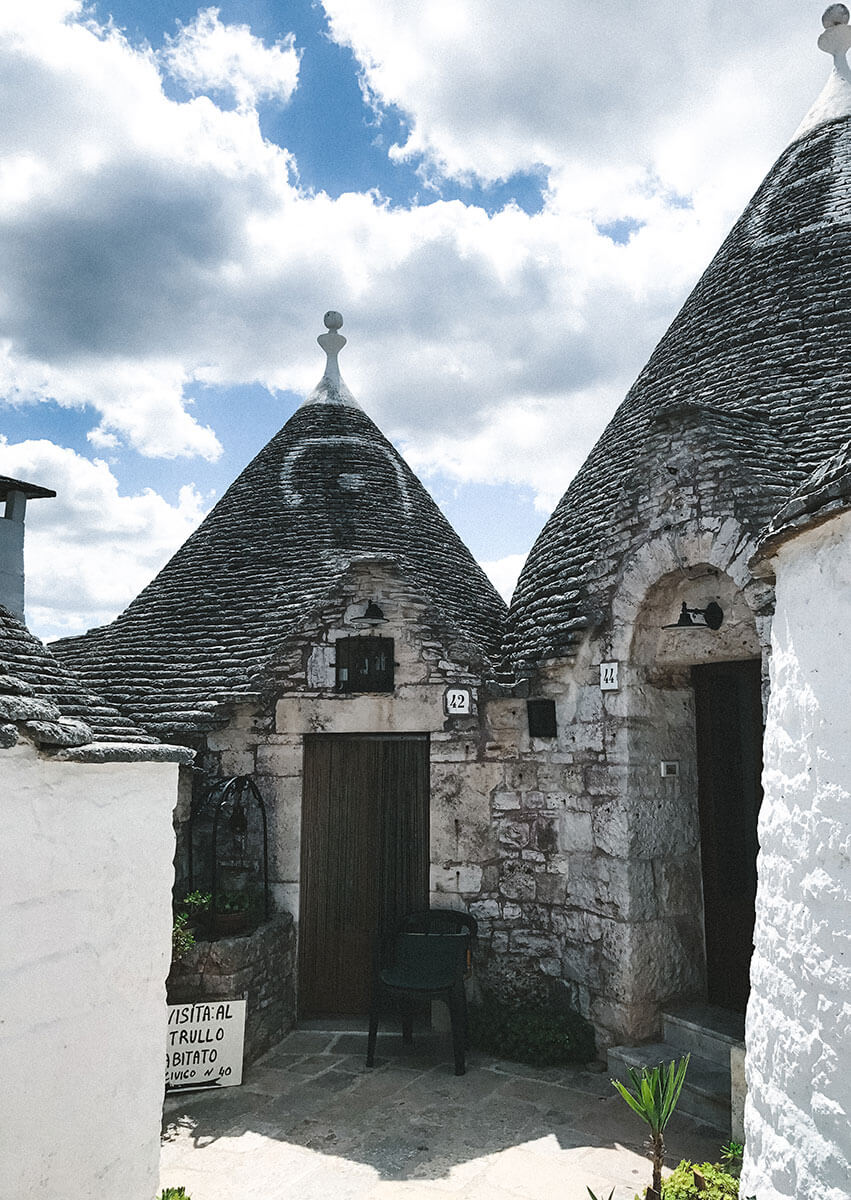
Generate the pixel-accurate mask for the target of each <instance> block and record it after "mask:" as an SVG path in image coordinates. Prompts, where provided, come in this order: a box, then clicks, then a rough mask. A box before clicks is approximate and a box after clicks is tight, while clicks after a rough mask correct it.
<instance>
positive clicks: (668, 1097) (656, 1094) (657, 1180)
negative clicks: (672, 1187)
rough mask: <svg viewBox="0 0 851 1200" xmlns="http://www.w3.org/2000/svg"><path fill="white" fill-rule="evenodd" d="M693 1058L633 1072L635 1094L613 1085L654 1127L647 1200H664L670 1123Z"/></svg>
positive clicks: (618, 1082)
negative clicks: (666, 1129) (651, 1178)
mask: <svg viewBox="0 0 851 1200" xmlns="http://www.w3.org/2000/svg"><path fill="white" fill-rule="evenodd" d="M690 1057H691V1056H690V1055H688V1054H687V1055H686V1056H685V1058H681V1059H680V1061H679V1062H678V1063H676V1062H669V1063H659V1065H658V1066H657V1067H642V1069H641V1070H640V1071H638V1070H637V1069H636V1068H635V1067H630V1068H629V1078H630V1080H631V1082H632V1088H633V1090H632V1091H630V1090H629V1088H627V1087H626V1085H625V1084H623V1083H621V1082H620V1080H618V1079H613V1080H612V1083H613V1085H614V1086H615V1087H616V1088H617V1090H618V1092H619V1093H620V1094H621V1096H623V1098H624V1100H625V1101H626V1102H627V1104H628V1105H629V1107H630V1108H631V1109H632V1111H633V1112H634V1113H636V1114H637V1115H638V1116H639V1117H641V1119H642V1121H645V1122H646V1123H647V1124H648V1125H649V1126H650V1155H651V1158H652V1159H653V1183H652V1185H651V1187H649V1188H648V1189H647V1193H646V1200H651V1197H652V1200H661V1196H662V1164H663V1162H664V1161H665V1139H664V1136H663V1134H664V1130H665V1126H666V1125H667V1124H668V1121H670V1119H671V1116H672V1114H673V1111H674V1109H675V1108H676V1107H677V1101H678V1100H679V1098H680V1092H681V1091H682V1090H683V1081H684V1080H685V1077H686V1071H687V1070H688V1064H689V1058H690Z"/></svg>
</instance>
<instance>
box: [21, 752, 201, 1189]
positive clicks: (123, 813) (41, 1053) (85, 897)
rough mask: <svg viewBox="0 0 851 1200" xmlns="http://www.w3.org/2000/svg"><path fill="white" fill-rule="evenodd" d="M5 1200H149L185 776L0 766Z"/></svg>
mask: <svg viewBox="0 0 851 1200" xmlns="http://www.w3.org/2000/svg"><path fill="white" fill-rule="evenodd" d="M2 772H3V781H2V795H1V796H0V813H2V822H3V870H2V872H0V943H2V952H0V1013H2V1023H0V1075H2V1080H3V1090H4V1093H5V1094H6V1095H7V1096H10V1097H14V1103H9V1104H6V1105H4V1112H3V1120H2V1122H0V1162H2V1164H3V1168H2V1183H0V1191H2V1194H3V1195H4V1196H9V1197H12V1196H15V1197H18V1196H21V1197H23V1196H27V1197H43V1198H44V1200H55V1197H57V1196H62V1197H63V1200H91V1198H92V1197H95V1196H106V1195H115V1196H122V1197H126V1198H127V1200H151V1197H152V1196H153V1195H154V1192H155V1190H156V1185H157V1178H158V1160H159V1115H160V1109H161V1104H162V1093H163V1061H164V1060H163V1047H164V1044H165V1033H166V1010H165V978H166V974H167V972H168V964H169V958H170V948H171V885H172V880H173V867H172V858H173V855H174V833H173V830H172V824H171V814H172V809H173V807H174V803H175V797H176V793H177V773H178V766H177V764H176V763H173V762H172V763H166V762H163V763H154V762H98V763H74V762H61V761H56V760H52V759H49V758H44V757H42V756H40V755H39V754H38V753H37V752H36V750H35V749H34V748H33V747H32V746H31V745H29V744H27V743H24V742H23V741H19V743H18V745H17V746H15V747H13V748H12V749H9V750H6V751H4V753H3V763H2Z"/></svg>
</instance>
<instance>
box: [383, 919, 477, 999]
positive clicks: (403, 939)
mask: <svg viewBox="0 0 851 1200" xmlns="http://www.w3.org/2000/svg"><path fill="white" fill-rule="evenodd" d="M469 943H470V935H469V933H467V931H466V930H463V931H461V932H459V933H456V932H451V931H450V932H444V933H441V934H436V935H434V936H432V935H430V934H428V933H397V934H396V936H395V938H394V939H393V974H394V976H395V977H396V978H397V980H399V981H400V983H401V986H406V987H411V988H417V989H420V990H422V991H428V990H435V991H437V990H440V989H441V988H448V987H451V986H452V984H453V983H455V982H456V980H458V979H459V978H461V977H462V976H463V974H464V971H465V969H466V965H467V948H468V946H469Z"/></svg>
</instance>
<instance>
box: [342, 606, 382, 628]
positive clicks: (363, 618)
mask: <svg viewBox="0 0 851 1200" xmlns="http://www.w3.org/2000/svg"><path fill="white" fill-rule="evenodd" d="M386 620H387V618H386V617H385V615H384V613H383V612H382V611H381V609H380V608H379V607H378V605H377V604H376V603H375V601H374V600H368V601H367V604H366V608H365V609H364V610H363V612H362V613H361V615H360V616H359V617H350V619H349V624H350V625H357V626H358V627H359V628H362V629H374V628H375V626H376V625H383V624H384V622H385V621H386Z"/></svg>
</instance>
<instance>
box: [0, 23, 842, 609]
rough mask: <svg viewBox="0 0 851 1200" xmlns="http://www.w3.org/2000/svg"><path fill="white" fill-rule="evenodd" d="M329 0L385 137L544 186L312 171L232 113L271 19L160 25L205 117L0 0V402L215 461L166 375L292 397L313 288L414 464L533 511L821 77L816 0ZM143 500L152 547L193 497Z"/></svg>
mask: <svg viewBox="0 0 851 1200" xmlns="http://www.w3.org/2000/svg"><path fill="white" fill-rule="evenodd" d="M324 4H325V9H326V11H327V12H328V14H329V17H330V20H331V31H332V34H333V36H334V37H336V38H337V39H338V40H339V41H340V42H343V43H346V44H348V45H350V46H352V48H353V49H354V52H355V54H356V55H357V57H358V59H359V61H360V63H361V65H362V69H363V72H364V80H365V86H366V87H368V89H370V91H371V93H372V96H373V99H374V101H375V103H376V104H377V105H378V107H379V108H380V106H381V105H383V104H389V103H393V104H396V105H398V106H399V107H400V108H401V109H402V110H403V111H404V112H405V113H406V114H408V117H409V121H410V128H411V136H410V138H409V139H408V142H407V145H406V147H405V148H404V149H401V150H398V151H397V152H396V153H397V154H402V155H407V156H409V157H411V161H412V162H416V161H418V158H417V156H420V155H422V156H424V170H427V171H428V172H431V174H432V175H433V176H440V175H453V176H459V177H461V176H475V177H477V178H479V179H483V180H493V179H497V178H502V177H505V176H508V175H510V174H512V173H513V172H515V171H517V170H521V169H525V168H528V167H529V166H530V165H535V164H541V165H542V167H543V170H544V171H545V176H546V181H547V191H546V202H545V204H544V206H543V209H542V211H540V212H538V213H535V214H533V215H528V214H526V213H524V212H521V211H519V210H518V209H515V208H508V209H506V210H505V211H503V212H501V213H497V214H496V215H494V216H488V215H487V214H486V213H485V211H484V210H483V209H481V208H477V207H474V206H473V205H469V204H463V203H461V202H460V201H457V200H456V201H452V202H443V201H437V202H435V203H432V204H421V205H419V206H414V207H412V208H410V209H404V208H400V207H393V206H392V205H390V204H389V203H386V202H385V201H384V200H382V198H381V197H380V196H379V195H378V194H376V193H374V192H369V193H360V194H358V193H348V194H343V195H341V196H339V198H337V199H332V198H330V197H329V196H327V195H325V194H323V193H321V192H319V193H317V194H312V193H309V192H306V191H305V190H303V189H302V188H300V186H299V183H298V175H297V164H295V163H294V161H293V159H292V156H291V155H290V153H289V152H288V151H287V150H286V149H284V148H282V147H280V146H277V145H274V144H272V143H270V142H268V141H266V140H264V138H263V136H262V135H261V130H260V124H259V120H258V114H257V112H256V110H255V108H254V105H255V104H256V103H257V102H259V100H260V99H261V98H263V97H268V96H273V97H274V98H276V99H279V100H284V99H286V98H287V97H288V96H290V95H291V94H292V90H293V88H295V86H296V84H297V82H298V69H299V63H298V54H297V51H296V48H295V46H294V43H293V40H292V38H290V37H289V36H287V35H286V34H282V37H281V38H280V40H279V41H277V42H276V43H275V45H274V46H268V45H265V44H263V43H262V42H261V41H260V40H259V39H257V38H256V37H255V36H254V35H253V34H252V33H251V32H250V30H249V29H248V28H247V27H245V26H226V25H223V24H222V23H221V22H220V20H219V17H218V15H217V13H216V10H215V9H207V10H205V11H204V12H202V13H200V14H199V16H198V18H196V20H195V21H194V22H193V23H191V24H190V25H188V26H186V27H185V28H184V29H183V30H182V31H181V32H180V33H179V34H178V35H177V37H176V38H175V39H173V40H172V42H171V43H170V45H169V48H168V51H167V57H168V61H169V65H170V69H172V70H174V71H175V72H178V73H179V74H180V75H181V77H182V78H183V80H184V82H186V84H187V86H188V88H189V90H190V91H203V90H204V89H207V90H210V91H212V92H215V93H216V94H218V93H220V92H221V91H223V90H226V88H225V85H228V86H230V88H231V90H232V92H233V94H234V96H235V97H236V100H237V108H236V109H235V110H233V111H223V110H222V108H220V107H218V106H217V104H216V103H214V101H213V100H212V99H211V98H210V97H209V96H208V95H198V96H196V97H195V98H194V99H191V100H189V101H186V102H183V103H179V102H177V101H175V100H172V99H170V98H169V97H168V96H167V95H166V94H165V92H164V91H163V79H162V75H161V71H162V69H163V65H162V61H161V60H158V59H157V57H156V56H155V55H154V54H153V53H152V52H151V51H150V50H148V49H136V48H133V47H131V46H130V45H129V44H128V43H127V41H126V40H125V39H124V38H123V37H122V35H121V33H120V32H119V31H117V30H116V29H114V28H111V27H110V28H100V27H98V26H97V25H96V24H95V23H94V22H93V20H92V19H91V18H89V17H86V16H85V15H84V13H83V9H82V7H81V5H80V4H79V3H75V2H72V0H65V2H63V0H29V2H28V3H26V4H24V3H23V0H21V2H17V0H16V2H15V3H13V4H12V5H4V6H2V7H0V111H2V112H3V120H2V122H0V263H2V264H3V266H2V270H0V395H6V396H7V397H8V398H9V399H10V400H12V401H13V402H15V403H20V402H35V401H37V400H38V399H40V398H45V399H53V400H56V401H57V402H58V403H59V404H60V405H64V406H66V407H74V408H77V409H82V408H85V409H86V411H91V412H92V413H93V414H94V415H93V417H92V429H91V431H90V434H89V438H90V442H91V444H92V447H93V453H94V452H96V451H98V450H101V451H107V450H111V449H116V448H117V447H119V446H120V444H127V445H129V446H131V447H133V448H135V449H136V450H138V451H140V452H141V453H142V454H145V455H149V456H152V457H159V456H164V457H174V456H177V455H186V456H192V455H200V456H203V457H205V458H207V459H214V458H215V457H216V456H217V455H218V454H219V452H220V449H221V445H220V442H221V441H222V440H223V439H224V438H225V437H226V430H225V429H223V428H217V429H216V430H213V429H212V428H210V423H209V419H208V418H207V417H206V416H205V412H204V403H203V394H201V395H199V398H198V401H197V404H196V405H195V406H194V407H193V406H192V405H190V403H189V401H188V400H187V398H186V396H187V391H188V390H189V389H190V388H191V385H192V384H193V383H197V382H199V381H200V382H207V383H211V384H221V385H225V386H226V385H228V384H232V383H251V382H259V383H261V384H264V385H265V386H267V387H270V388H272V389H292V390H295V391H301V392H303V391H307V390H309V388H310V387H311V386H312V385H313V384H314V383H315V382H316V380H317V378H318V377H319V375H320V373H321V369H322V358H321V354H320V353H319V351H318V349H317V348H316V346H315V337H316V334H317V333H318V332H320V331H321V323H320V322H321V314H322V313H323V312H324V311H325V310H326V309H328V308H338V309H340V310H341V311H342V312H343V314H344V316H345V318H346V324H345V327H344V332H345V333H346V335H347V336H348V337H349V339H350V341H349V346H348V347H347V349H346V351H345V353H344V355H343V359H342V369H343V373H344V375H345V377H346V379H347V381H348V383H349V385H350V386H351V387H352V389H353V390H354V392H355V394H356V395H357V396H358V398H359V399H360V400H361V402H362V403H363V406H364V408H365V409H366V410H367V411H368V412H369V413H370V414H371V415H372V416H374V417H375V418H376V419H377V421H378V423H379V424H380V425H381V427H382V428H383V429H384V430H385V432H387V433H388V434H389V435H391V436H393V437H394V438H395V439H396V440H397V441H399V442H400V443H401V444H403V445H404V447H405V449H406V453H407V455H408V457H409V459H410V461H411V462H412V465H414V467H415V469H418V470H420V471H421V472H422V473H424V474H425V475H434V474H437V473H439V474H442V475H444V476H446V477H448V478H450V479H454V480H468V481H488V482H495V483H496V482H507V483H513V484H522V485H527V486H530V487H531V488H533V489H534V491H535V493H536V496H537V504H538V507H539V508H541V509H547V508H549V507H551V506H552V504H553V503H554V502H555V501H556V500H557V498H558V496H559V495H561V493H562V491H563V490H564V487H565V486H566V484H567V483H568V481H569V479H570V477H571V475H572V474H573V472H574V471H575V470H576V468H577V467H578V466H579V464H580V463H581V461H582V459H583V458H584V457H585V454H586V453H587V450H588V448H589V446H590V444H591V443H592V442H593V440H594V438H595V437H596V435H597V434H598V433H599V432H600V431H601V430H602V428H603V426H604V424H605V422H606V420H607V419H608V417H609V416H610V415H611V412H612V411H613V409H614V407H615V405H616V404H617V403H618V402H619V400H620V399H621V398H622V396H623V394H624V393H625V391H626V389H627V388H628V386H629V385H630V383H631V382H632V380H633V379H634V377H635V375H636V374H637V371H638V369H639V368H640V366H641V365H642V363H643V361H644V360H645V359H646V357H647V356H648V354H649V353H650V351H651V350H652V348H653V345H654V344H655V342H656V341H657V340H658V338H659V337H660V336H661V334H662V333H663V332H664V328H665V326H666V325H667V324H668V322H669V321H670V319H671V317H672V315H673V312H674V311H675V309H676V306H677V304H678V303H679V301H681V300H682V299H683V298H684V295H685V293H686V291H687V290H688V288H689V286H690V284H691V283H692V282H693V281H694V280H695V279H696V277H697V275H698V274H699V272H700V270H701V269H702V268H703V266H704V265H705V264H706V263H707V262H708V260H709V258H710V256H711V253H712V251H713V250H714V248H715V247H716V246H717V244H718V243H719V241H720V239H721V237H722V235H723V233H724V232H725V231H726V229H727V228H729V226H730V224H731V223H732V220H733V219H734V217H735V216H736V215H737V213H738V211H739V210H740V208H741V207H742V206H743V204H744V203H745V201H746V199H747V197H748V194H749V192H750V191H751V190H752V189H753V188H754V187H755V186H756V184H757V182H758V180H759V177H760V176H761V175H762V174H763V173H764V171H765V170H766V169H767V168H768V166H769V165H770V160H771V158H772V156H773V155H775V154H776V153H778V152H779V151H780V149H781V148H782V146H783V144H784V141H785V139H786V138H787V137H788V136H789V134H790V133H791V131H792V130H793V129H794V128H795V126H796V125H797V123H798V120H799V119H800V117H801V115H802V114H803V112H804V111H805V110H806V108H807V106H808V104H809V102H810V100H811V99H812V98H813V97H814V95H815V94H816V93H817V91H818V90H819V88H820V86H821V83H822V81H823V79H824V77H825V75H826V73H827V70H828V68H829V62H828V61H827V59H826V57H825V56H824V55H821V54H819V52H818V51H817V50H816V48H815V38H816V35H817V33H818V31H819V29H818V24H819V23H818V20H817V19H816V20H815V21H814V20H813V19H812V14H811V13H807V12H804V11H802V10H801V6H800V5H799V4H798V3H797V2H796V0H776V3H773V4H769V3H768V0H754V3H753V4H751V5H749V6H746V7H745V8H743V7H742V6H738V7H736V6H730V5H729V4H727V3H726V2H725V3H722V2H721V0H715V2H711V0H694V2H693V3H692V4H690V5H689V6H688V7H687V8H686V9H683V8H682V6H681V5H679V4H674V2H673V0H658V3H655V4H653V5H649V6H648V5H644V6H639V7H638V8H637V9H635V10H630V12H629V13H628V14H626V15H625V16H623V17H617V14H616V13H614V12H613V10H612V8H611V6H609V8H603V9H601V8H600V6H599V5H592V4H591V3H590V0H576V2H575V3H571V4H569V5H568V4H565V3H564V0H546V2H545V0H529V2H528V3H524V4H523V5H518V4H516V3H514V2H513V0H452V2H451V3H448V2H443V0H440V2H439V0H422V2H421V3H419V4H417V5H411V4H402V3H400V2H398V0H358V4H356V5H352V4H345V3H343V0H324ZM302 86H303V85H302ZM619 222H620V223H622V224H621V225H620V228H622V229H625V228H630V229H632V230H633V232H632V234H631V236H630V237H629V240H628V241H626V242H625V243H624V244H616V243H615V242H614V241H613V240H612V238H611V237H610V236H608V234H607V230H609V232H611V228H610V227H614V228H618V227H619V226H618V223H619ZM623 223H626V224H623ZM196 390H197V389H196ZM236 419H238V418H236ZM62 454H65V455H67V454H70V451H62ZM67 462H68V460H67V459H65V458H62V459H61V460H60V459H58V460H56V463H55V464H54V465H55V466H56V469H57V470H58V471H60V473H61V471H64V469H65V466H63V464H65V465H66V466H67ZM84 462H85V460H82V459H80V460H79V464H82V463H84ZM51 464H52V460H48V459H45V460H44V463H43V465H44V466H45V467H46V468H48V467H51ZM79 464H78V467H79V470H80V471H83V467H82V466H80V465H79ZM89 467H90V468H91V469H92V470H95V468H96V469H97V471H107V469H106V468H105V467H104V466H103V464H99V465H98V464H94V465H92V464H89ZM86 469H88V468H86ZM107 475H109V472H108V471H107ZM97 477H98V478H99V479H102V478H103V477H102V476H101V475H98V476H97ZM64 478H65V477H64V475H63V476H62V478H61V479H60V480H59V482H57V480H56V479H51V478H47V479H45V480H43V481H44V482H46V483H47V484H49V485H50V486H54V487H57V490H59V486H60V484H61V485H62V486H64V483H63V482H62V481H63V480H64ZM107 482H108V481H107ZM114 482H115V481H114V480H113V484H114ZM104 487H106V483H104ZM143 500H144V497H121V496H120V494H119V493H118V492H116V493H115V499H114V502H113V501H111V502H110V505H108V506H107V507H109V508H110V511H113V510H114V511H120V512H125V511H127V510H126V509H125V508H123V507H122V504H123V503H124V502H125V501H126V502H127V503H131V502H133V503H135V502H138V503H139V504H142V502H143ZM119 501H120V502H121V503H119ZM51 503H53V504H54V508H57V507H58V506H57V505H56V502H51ZM145 503H149V504H150V505H151V506H152V507H151V508H150V511H149V520H150V522H151V528H152V529H154V530H156V529H160V528H161V532H160V533H156V532H154V533H152V534H151V536H152V538H153V541H154V543H155V544H156V545H159V546H161V547H162V546H165V544H166V541H167V540H168V539H167V538H166V537H165V534H164V532H162V531H163V530H164V528H165V525H164V524H163V525H162V527H160V526H159V525H157V522H158V521H159V519H160V518H159V516H157V514H160V515H161V516H162V520H163V522H165V520H166V517H168V513H169V512H170V511H176V512H178V513H179V514H180V513H183V514H184V515H182V516H181V515H178V516H177V517H176V518H175V519H176V521H177V524H178V526H179V527H180V528H181V529H182V528H184V526H185V524H186V523H187V522H188V521H189V515H188V514H190V512H191V511H193V510H192V504H191V503H190V502H189V501H187V504H186V505H185V506H182V507H181V506H178V509H177V510H172V509H169V506H168V505H166V503H165V501H162V500H161V498H157V501H156V502H155V501H153V500H151V501H147V500H145ZM181 504H182V502H181ZM162 505H165V507H164V508H162V507H160V506H162ZM43 507H44V509H45V510H47V509H48V508H49V503H48V502H45V504H44V506H43ZM34 511H35V512H37V511H38V509H37V508H35V506H34ZM146 511H147V510H146ZM78 517H79V519H80V520H81V521H88V520H90V519H91V520H92V521H93V522H94V525H93V528H94V529H95V530H97V528H98V525H97V520H96V517H95V515H94V514H92V513H90V512H89V510H87V509H85V508H81V509H79V512H78ZM41 519H42V518H40V517H39V518H37V520H39V521H40V520H41ZM169 519H170V518H169ZM116 536H117V535H116ZM72 540H73V539H72ZM126 553H127V554H128V555H129V556H136V555H140V554H142V555H144V554H145V553H146V551H145V549H144V547H143V546H142V545H141V539H136V542H135V544H134V545H133V546H132V547H131V548H129V549H128V550H127V552H126ZM155 557H156V555H155ZM46 560H47V556H46V555H45V561H46ZM152 561H153V560H152V559H147V558H146V559H144V564H143V567H142V568H140V570H139V571H138V572H137V573H136V575H134V576H133V578H135V579H139V578H141V577H142V576H143V575H146V573H149V570H153V567H152V565H151V563H152ZM128 562H129V559H128ZM124 574H126V575H128V577H129V576H131V575H132V571H131V570H130V568H129V567H128V569H127V571H125V572H124ZM37 578H38V577H37V575H36V579H37ZM39 586H40V588H41V591H40V593H39V594H40V595H41V598H42V600H41V601H39V603H42V602H43V607H44V609H45V611H46V608H47V607H48V603H47V597H48V595H49V589H48V588H47V584H46V583H44V584H43V585H39ZM62 586H63V588H64V591H62V596H63V597H64V599H62V600H61V604H62V605H64V606H65V607H64V608H63V610H62V611H63V612H66V610H67V611H71V610H70V609H69V608H68V605H69V603H70V601H69V599H68V597H69V595H70V594H71V593H70V591H69V587H70V585H67V584H63V585H62ZM86 586H87V585H86ZM60 590H61V589H60ZM80 594H81V595H82V594H85V595H87V596H88V599H87V601H86V602H87V603H91V604H95V605H97V604H100V602H99V601H98V600H97V598H96V597H95V595H94V592H92V593H91V595H89V593H88V592H86V590H85V587H84V588H83V592H81V593H80ZM31 595H32V593H31ZM122 602H123V601H122ZM71 608H73V610H74V612H75V613H82V612H83V605H82V604H80V605H77V606H76V608H74V606H73V605H71ZM104 612H105V606H104V605H103V604H100V607H98V608H97V614H94V610H93V615H92V617H91V619H92V620H100V619H105V618H102V617H101V616H100V615H98V614H102V613H104ZM65 619H66V617H65V616H62V617H61V620H62V621H65Z"/></svg>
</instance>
